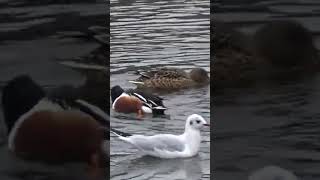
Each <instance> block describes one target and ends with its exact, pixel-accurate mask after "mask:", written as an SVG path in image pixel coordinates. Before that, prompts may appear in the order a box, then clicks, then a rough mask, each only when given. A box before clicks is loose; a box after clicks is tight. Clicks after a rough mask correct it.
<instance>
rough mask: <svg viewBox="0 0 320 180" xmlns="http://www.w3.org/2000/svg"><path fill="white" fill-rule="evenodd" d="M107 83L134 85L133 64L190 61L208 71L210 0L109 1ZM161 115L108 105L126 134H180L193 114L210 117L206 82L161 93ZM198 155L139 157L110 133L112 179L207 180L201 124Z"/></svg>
mask: <svg viewBox="0 0 320 180" xmlns="http://www.w3.org/2000/svg"><path fill="white" fill-rule="evenodd" d="M110 6H111V24H110V32H111V40H110V43H111V51H110V52H111V54H110V66H111V70H110V71H111V77H110V83H111V85H120V86H122V87H123V88H134V86H133V85H131V84H130V83H128V81H129V80H133V79H135V78H137V76H136V75H134V74H133V72H134V71H135V70H138V69H149V68H151V67H159V66H161V67H163V66H165V67H179V68H184V69H186V70H189V69H191V68H193V67H195V66H199V67H203V68H205V69H206V70H208V71H210V69H209V64H210V61H209V59H210V49H209V47H210V45H209V41H210V36H209V25H210V22H209V13H210V11H209V1H207V0H198V1H194V0H170V1H169V0H166V1H147V0H131V1H111V4H110ZM161 96H162V97H163V98H164V104H165V105H166V106H167V107H168V108H169V109H168V111H167V112H166V116H163V117H152V116H146V117H144V118H143V120H138V119H137V118H136V117H135V115H134V114H130V115H124V114H120V113H115V112H114V111H112V110H111V126H113V127H114V128H117V129H119V130H124V131H127V132H129V133H138V134H147V135H153V134H158V133H173V134H180V133H183V130H184V125H185V120H186V117H187V116H188V115H190V114H193V113H198V114H201V115H202V116H204V117H205V119H207V120H209V119H210V87H209V86H207V87H203V88H199V89H190V90H183V91H179V92H176V93H170V94H161ZM202 136H203V142H202V144H201V148H200V152H199V155H198V156H196V157H193V158H189V159H172V160H162V159H157V158H152V157H147V156H143V154H141V153H139V152H137V150H136V149H135V148H133V147H132V146H130V145H128V144H126V143H124V142H122V141H120V140H118V139H117V138H116V137H114V135H111V152H110V154H111V158H110V164H111V166H110V177H111V179H113V180H117V179H139V180H140V179H190V180H196V179H210V132H209V129H204V131H203V132H202Z"/></svg>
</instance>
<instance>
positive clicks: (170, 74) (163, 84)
mask: <svg viewBox="0 0 320 180" xmlns="http://www.w3.org/2000/svg"><path fill="white" fill-rule="evenodd" d="M138 73H139V74H140V75H141V77H139V78H138V79H137V80H135V81H130V82H131V83H133V84H135V85H137V87H138V88H152V89H163V90H174V89H183V88H189V87H195V86H201V85H207V84H208V83H209V82H210V78H209V76H208V72H207V71H206V70H204V69H202V68H194V69H192V70H191V71H190V72H189V73H187V72H185V71H184V70H181V69H177V68H160V69H155V70H151V71H146V72H138Z"/></svg>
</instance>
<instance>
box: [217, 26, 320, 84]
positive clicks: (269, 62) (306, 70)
mask: <svg viewBox="0 0 320 180" xmlns="http://www.w3.org/2000/svg"><path fill="white" fill-rule="evenodd" d="M230 26H231V25H230ZM230 26H228V24H225V23H216V26H215V27H214V29H211V30H212V31H213V32H214V33H213V36H212V39H211V41H212V42H214V44H213V46H212V47H213V48H214V53H213V56H212V57H213V58H212V59H211V62H212V63H211V65H212V73H213V77H211V80H212V84H213V87H214V89H222V88H225V87H239V86H247V85H249V84H256V83H259V82H262V81H264V80H273V79H279V78H294V77H297V76H298V77H299V76H301V75H307V74H310V73H314V72H318V69H319V68H318V67H319V56H318V52H317V50H316V48H315V46H314V43H313V37H312V33H311V32H310V31H309V30H308V29H306V28H305V27H303V26H302V25H301V24H299V23H298V22H295V21H289V20H281V21H272V22H268V23H266V24H265V25H263V26H262V27H260V28H259V29H258V30H257V31H256V32H255V33H254V34H253V36H251V35H248V34H244V33H242V32H240V31H237V30H236V29H234V27H230Z"/></svg>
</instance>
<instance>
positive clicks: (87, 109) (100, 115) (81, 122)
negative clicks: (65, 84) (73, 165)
mask: <svg viewBox="0 0 320 180" xmlns="http://www.w3.org/2000/svg"><path fill="white" fill-rule="evenodd" d="M61 97H62V96H60V95H59V93H57V94H55V93H53V94H52V95H50V96H49V95H48V94H47V93H46V92H45V91H44V90H43V89H42V88H41V87H40V86H39V85H38V84H36V83H35V82H34V81H33V80H32V79H31V78H30V77H29V76H27V75H21V76H18V77H15V78H13V79H12V80H10V81H9V82H8V83H7V84H6V85H5V87H4V88H3V93H2V105H3V112H4V117H5V124H6V126H7V129H8V147H9V150H10V151H12V152H13V153H14V154H15V155H17V156H18V157H19V158H22V159H26V160H34V161H42V162H47V163H65V162H86V163H87V164H88V168H89V172H88V173H89V175H91V176H95V177H97V176H100V175H101V174H103V173H104V170H103V168H104V167H105V163H106V158H107V157H106V156H107V154H106V152H104V151H103V150H104V149H107V147H106V146H105V141H106V138H105V135H106V130H107V129H108V124H109V119H108V115H107V114H105V113H104V112H103V111H102V110H101V109H99V108H98V107H96V106H94V105H92V104H89V103H88V102H86V101H84V100H81V99H72V97H69V98H67V99H61Z"/></svg>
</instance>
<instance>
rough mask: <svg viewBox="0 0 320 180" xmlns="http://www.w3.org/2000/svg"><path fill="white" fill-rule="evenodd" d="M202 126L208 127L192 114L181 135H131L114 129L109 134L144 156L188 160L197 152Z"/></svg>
mask: <svg viewBox="0 0 320 180" xmlns="http://www.w3.org/2000/svg"><path fill="white" fill-rule="evenodd" d="M203 126H209V124H208V123H207V121H206V120H205V119H204V118H203V117H202V116H200V115H198V114H192V115H190V116H189V117H188V118H187V120H186V124H185V131H184V133H183V134H181V135H173V134H157V135H153V136H144V135H131V134H128V133H124V132H121V131H118V130H115V129H111V132H112V133H114V134H115V135H117V136H118V137H119V138H120V139H121V140H123V141H125V142H128V143H130V144H132V145H133V146H135V147H136V148H137V149H139V150H141V151H142V152H143V153H145V154H146V155H150V156H154V157H159V158H188V157H192V156H195V155H197V154H198V152H199V149H200V142H201V135H200V130H201V128H202V127H203Z"/></svg>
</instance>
